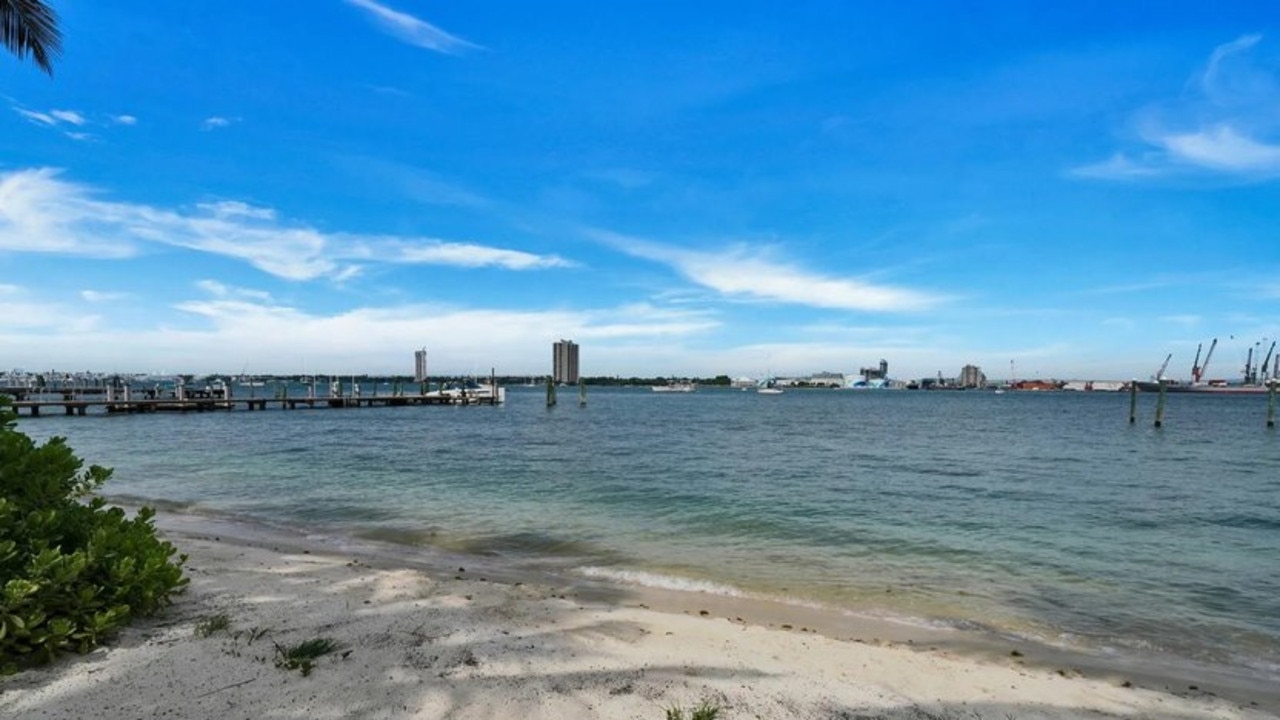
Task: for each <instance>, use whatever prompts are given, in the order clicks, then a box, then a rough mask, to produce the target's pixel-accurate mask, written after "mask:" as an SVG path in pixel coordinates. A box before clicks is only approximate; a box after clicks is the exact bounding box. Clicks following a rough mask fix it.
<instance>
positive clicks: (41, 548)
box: [0, 397, 187, 674]
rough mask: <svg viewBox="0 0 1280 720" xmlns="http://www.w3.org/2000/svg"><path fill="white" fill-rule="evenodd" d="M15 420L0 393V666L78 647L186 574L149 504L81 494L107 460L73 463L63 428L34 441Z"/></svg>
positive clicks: (157, 600) (151, 608) (1, 669)
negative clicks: (135, 505)
mask: <svg viewBox="0 0 1280 720" xmlns="http://www.w3.org/2000/svg"><path fill="white" fill-rule="evenodd" d="M16 420H17V416H16V415H15V414H14V413H13V412H12V411H10V409H9V400H8V399H7V398H4V397H0V674H11V673H14V672H16V671H17V670H19V669H20V668H22V667H23V666H26V665H29V664H32V663H39V662H47V661H49V660H51V659H52V658H53V657H54V656H55V655H57V654H58V653H59V652H60V651H63V650H75V651H77V652H87V651H88V650H90V649H92V648H93V647H95V646H96V645H98V643H100V642H101V641H102V640H103V639H104V638H105V637H107V636H108V635H110V634H111V633H112V632H113V631H115V630H117V629H119V628H120V627H121V626H123V625H124V624H126V623H127V622H129V620H130V619H132V618H134V617H137V616H141V615H150V614H152V613H154V612H155V611H156V610H159V609H160V608H162V607H164V606H166V605H168V604H169V602H170V596H171V595H172V594H173V593H174V592H177V591H180V590H181V589H182V588H183V587H184V586H185V585H186V584H187V579H186V578H185V577H183V575H182V565H183V563H185V562H186V559H187V558H186V556H185V555H182V556H179V557H178V558H177V559H176V560H175V559H173V556H174V554H175V553H176V552H177V550H176V549H175V548H174V547H173V545H171V544H169V543H167V542H164V541H162V540H160V539H159V538H157V537H156V532H155V527H154V525H153V524H152V518H153V517H154V516H155V511H153V510H152V509H151V508H146V507H144V508H142V509H141V510H140V511H139V512H138V514H137V516H136V517H135V518H133V519H132V520H131V519H129V518H127V517H126V516H125V513H124V511H123V510H121V509H120V508H117V507H107V505H106V502H105V501H104V500H102V499H101V498H97V497H90V495H91V493H93V492H94V491H95V490H96V489H97V488H98V487H99V486H100V485H102V483H104V482H106V481H107V479H108V478H109V477H111V470H109V469H107V468H103V467H99V466H97V465H92V466H90V467H89V469H88V470H85V471H83V472H81V468H82V466H83V463H82V462H81V460H80V459H79V458H77V457H76V456H75V455H74V454H73V453H72V452H71V448H69V447H67V444H66V441H65V439H64V438H53V439H52V440H49V441H48V442H46V443H44V444H43V445H36V444H35V443H34V442H33V441H32V440H31V439H30V438H28V437H27V436H26V435H24V434H22V433H20V432H18V431H17V430H16V429H15V428H14V424H15V421H16Z"/></svg>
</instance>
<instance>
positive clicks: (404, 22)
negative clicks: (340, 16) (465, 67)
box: [347, 0, 478, 55]
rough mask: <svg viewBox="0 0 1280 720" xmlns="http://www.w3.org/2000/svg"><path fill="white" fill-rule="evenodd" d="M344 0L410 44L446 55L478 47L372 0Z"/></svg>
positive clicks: (391, 33) (385, 29)
mask: <svg viewBox="0 0 1280 720" xmlns="http://www.w3.org/2000/svg"><path fill="white" fill-rule="evenodd" d="M347 4H349V5H354V6H355V7H358V8H360V9H362V10H364V11H366V12H367V13H369V15H370V16H372V17H373V20H374V22H376V23H377V24H378V26H379V27H381V28H382V29H383V30H384V31H386V32H387V33H388V34H390V35H391V36H392V37H395V38H397V39H399V40H400V41H402V42H406V43H408V44H410V45H416V46H418V47H421V48H426V49H428V50H434V51H436V52H439V53H445V54H448V55H455V54H457V53H460V52H462V51H464V50H468V49H475V48H477V47H478V46H477V45H473V44H471V43H469V42H467V41H466V40H463V39H462V38H459V37H456V36H454V35H450V34H449V33H447V32H445V31H444V30H441V29H440V28H438V27H436V26H435V25H432V24H431V23H429V22H426V21H425V20H421V19H419V18H416V17H414V16H412V15H409V14H408V13H403V12H400V11H398V10H393V9H391V8H389V7H387V6H386V5H381V4H379V3H376V2H374V1H373V0H347Z"/></svg>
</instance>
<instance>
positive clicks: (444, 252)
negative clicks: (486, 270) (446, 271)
mask: <svg viewBox="0 0 1280 720" xmlns="http://www.w3.org/2000/svg"><path fill="white" fill-rule="evenodd" d="M385 247H386V250H387V251H390V253H391V255H390V257H391V258H394V261H395V262H401V263H410V264H419V263H420V264H427V265H453V266H456V267H471V268H478V267H501V268H506V269H508V270H534V269H539V268H554V267H572V266H573V265H574V263H571V262H569V261H567V260H564V259H563V258H560V257H558V256H555V255H534V254H533V253H527V252H522V251H519V250H504V249H502V248H493V247H485V246H483V245H476V244H473V243H458V242H445V241H443V240H434V239H422V240H416V241H413V242H404V241H390V242H387V243H386V244H385ZM375 254H376V255H378V256H382V257H387V255H386V253H385V252H382V251H379V252H376V253H375Z"/></svg>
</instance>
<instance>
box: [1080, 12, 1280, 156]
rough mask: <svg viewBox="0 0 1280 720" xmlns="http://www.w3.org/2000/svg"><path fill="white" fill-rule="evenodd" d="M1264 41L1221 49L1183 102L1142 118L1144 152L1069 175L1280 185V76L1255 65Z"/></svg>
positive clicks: (1244, 40)
mask: <svg viewBox="0 0 1280 720" xmlns="http://www.w3.org/2000/svg"><path fill="white" fill-rule="evenodd" d="M1261 41H1262V36H1261V35H1245V36H1242V37H1240V38H1237V39H1235V40H1233V41H1231V42H1228V43H1224V44H1222V45H1220V46H1218V47H1217V48H1215V49H1214V51H1213V52H1212V53H1211V54H1210V56H1209V59H1208V60H1207V61H1206V63H1205V66H1204V68H1203V69H1202V70H1201V71H1200V72H1198V73H1197V74H1196V75H1195V76H1193V79H1192V82H1190V83H1189V84H1188V87H1187V89H1186V92H1185V93H1184V96H1183V97H1181V98H1179V99H1178V100H1176V101H1172V102H1170V103H1168V104H1166V106H1164V107H1151V108H1144V109H1143V110H1142V111H1141V112H1140V113H1138V114H1137V117H1138V118H1139V119H1138V120H1137V121H1136V124H1137V132H1136V136H1137V139H1138V140H1139V141H1140V142H1141V145H1140V146H1137V147H1135V148H1132V149H1130V150H1129V151H1127V152H1126V151H1120V152H1116V153H1114V154H1113V155H1112V156H1111V158H1109V159H1107V160H1104V161H1101V162H1095V163H1088V164H1085V165H1081V166H1078V167H1074V168H1071V169H1070V171H1069V174H1071V175H1074V176H1076V177H1082V178H1095V179H1104V180H1130V181H1133V180H1141V179H1148V178H1156V177H1163V176H1168V175H1175V174H1187V173H1213V174H1217V175H1228V176H1232V177H1236V178H1241V179H1252V180H1265V179H1270V178H1274V177H1280V76H1278V75H1277V74H1276V73H1275V71H1274V69H1272V68H1273V67H1274V63H1273V62H1271V63H1269V62H1267V60H1268V59H1267V58H1261V59H1259V58H1256V57H1254V56H1255V55H1257V53H1258V52H1259V46H1260V44H1261ZM1270 59H1271V60H1274V58H1270Z"/></svg>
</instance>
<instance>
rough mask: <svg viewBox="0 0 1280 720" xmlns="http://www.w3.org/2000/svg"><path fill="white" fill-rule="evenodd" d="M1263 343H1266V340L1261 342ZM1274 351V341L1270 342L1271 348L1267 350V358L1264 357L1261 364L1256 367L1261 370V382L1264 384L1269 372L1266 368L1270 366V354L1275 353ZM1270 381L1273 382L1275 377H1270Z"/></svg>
mask: <svg viewBox="0 0 1280 720" xmlns="http://www.w3.org/2000/svg"><path fill="white" fill-rule="evenodd" d="M1263 342H1266V340H1263ZM1275 349H1276V341H1275V340H1272V341H1271V347H1270V348H1269V349H1268V350H1267V357H1266V358H1265V359H1263V361H1262V364H1261V365H1259V366H1258V367H1260V368H1262V381H1263V382H1266V381H1267V373H1268V372H1269V370H1268V368H1267V366H1268V365H1270V364H1271V353H1273V352H1275ZM1271 379H1272V380H1275V376H1274V375H1272V377H1271Z"/></svg>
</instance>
